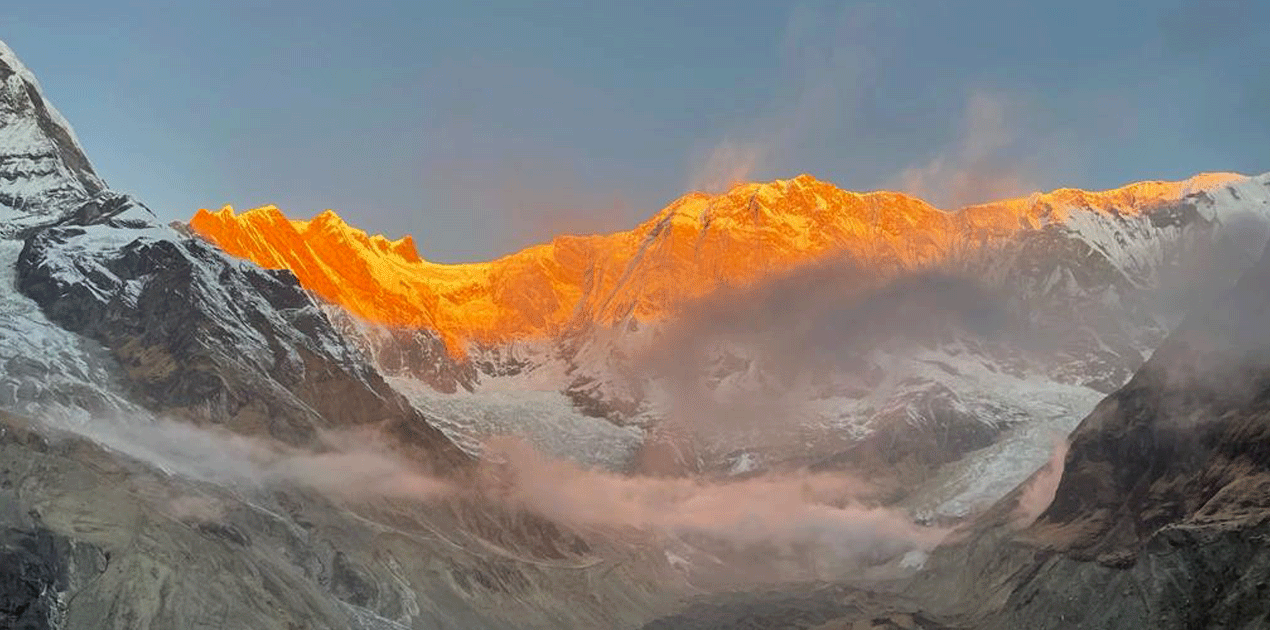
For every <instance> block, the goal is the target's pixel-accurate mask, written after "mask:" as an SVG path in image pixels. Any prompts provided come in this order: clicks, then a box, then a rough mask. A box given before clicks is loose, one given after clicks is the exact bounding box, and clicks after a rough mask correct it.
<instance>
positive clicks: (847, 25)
mask: <svg viewBox="0 0 1270 630" xmlns="http://www.w3.org/2000/svg"><path fill="white" fill-rule="evenodd" d="M889 18H890V13H889V12H888V11H886V10H884V8H883V6H882V5H880V4H873V3H856V4H849V5H844V6H843V7H842V8H841V9H839V10H838V11H831V12H825V11H820V10H816V9H813V8H811V7H809V6H806V5H802V6H798V7H796V8H795V9H794V11H793V12H792V13H791V15H790V17H789V19H788V21H787V23H786V27H785V32H784V36H783V37H782V40H781V42H780V46H779V50H778V56H779V60H780V66H781V72H780V74H779V75H777V76H773V77H755V81H762V82H765V83H768V84H770V85H771V86H772V90H773V92H772V98H771V104H770V105H769V111H768V112H767V113H766V114H765V115H761V116H758V117H756V118H755V119H754V120H751V121H748V123H746V124H741V125H733V126H732V127H731V128H730V129H728V130H727V131H726V132H725V133H723V134H722V137H721V138H719V139H718V140H716V141H714V142H711V143H707V144H705V145H704V146H702V147H698V148H697V150H696V151H694V152H693V155H691V156H690V163H691V165H692V166H691V167H690V168H689V176H688V188H689V189H690V190H701V191H706V192H720V191H722V190H726V189H727V188H729V187H730V186H732V185H733V184H736V183H739V182H744V181H751V180H753V179H755V178H756V177H759V176H765V175H766V174H767V173H768V172H770V171H772V170H785V169H789V168H790V167H791V166H792V165H793V164H792V162H793V160H792V156H793V154H794V153H795V152H796V151H798V150H799V149H800V148H801V147H803V146H805V145H807V144H809V143H819V142H822V141H823V134H824V132H825V131H826V129H837V128H840V127H842V126H843V125H849V124H850V123H851V122H852V121H853V120H854V119H855V118H856V117H857V113H858V110H859V107H860V101H861V98H862V97H863V96H864V95H865V94H866V93H867V91H868V89H869V85H870V83H871V82H872V81H873V80H874V79H873V76H872V74H873V72H872V70H873V68H874V67H875V65H876V64H875V63H874V62H873V61H872V60H873V56H874V48H875V47H878V46H881V45H882V42H883V41H884V38H883V33H884V31H885V30H886V29H885V27H886V25H887V22H888V20H889Z"/></svg>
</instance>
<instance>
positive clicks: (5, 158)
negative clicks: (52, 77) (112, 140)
mask: <svg viewBox="0 0 1270 630" xmlns="http://www.w3.org/2000/svg"><path fill="white" fill-rule="evenodd" d="M105 188H106V185H105V182H103V181H102V180H101V178H100V177H98V176H97V174H96V172H94V171H93V167H92V165H91V164H90V163H89V161H88V158H87V157H86V156H85V155H84V150H83V149H82V148H81V147H80V145H79V140H78V139H77V138H76V137H75V132H74V131H73V130H72V129H71V126H70V123H68V122H66V119H65V118H63V117H62V115H61V114H60V113H58V111H57V110H56V109H54V108H53V106H52V105H51V104H49V103H48V102H47V100H45V98H44V93H43V92H42V91H41V89H40V84H39V82H38V81H36V79H35V76H34V75H33V74H31V72H30V71H29V70H27V69H26V66H24V65H22V62H20V61H19V60H18V58H17V56H16V55H14V54H13V51H12V50H10V49H9V47H8V46H6V45H5V44H4V42H0V218H3V219H5V223H7V224H9V225H8V226H6V227H7V228H8V229H12V223H13V222H14V221H22V220H23V219H28V220H29V219H31V218H32V217H34V216H41V215H43V216H48V215H50V214H51V215H55V216H56V215H58V214H60V213H62V212H64V211H66V210H68V209H70V208H73V207H74V206H76V205H78V204H80V203H82V202H83V201H85V200H87V199H88V198H90V197H92V196H93V195H96V194H97V193H100V192H101V191H102V190H104V189H105ZM5 230H6V228H5V227H0V233H3V232H4V231H5Z"/></svg>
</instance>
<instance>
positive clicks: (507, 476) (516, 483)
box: [486, 438, 947, 582]
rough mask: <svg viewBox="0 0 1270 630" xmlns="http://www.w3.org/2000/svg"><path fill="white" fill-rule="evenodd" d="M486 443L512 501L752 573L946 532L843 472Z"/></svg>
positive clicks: (867, 556)
mask: <svg viewBox="0 0 1270 630" xmlns="http://www.w3.org/2000/svg"><path fill="white" fill-rule="evenodd" d="M486 449H487V456H489V457H490V459H491V460H493V461H496V462H499V465H498V466H497V467H495V468H491V472H492V473H494V474H495V475H496V476H497V478H498V479H499V480H501V481H502V482H503V488H504V489H503V491H502V492H501V495H500V496H501V497H502V498H503V500H505V501H508V502H510V503H511V504H512V505H515V506H518V507H520V508H522V509H526V510H530V511H533V512H536V513H538V514H540V515H542V516H545V517H547V518H549V519H551V520H553V521H556V522H561V523H566V524H569V525H571V526H573V527H575V528H592V529H593V528H601V529H605V530H610V531H616V532H619V533H620V532H621V531H622V530H631V529H633V530H637V531H640V532H645V533H653V534H656V535H660V536H664V537H668V538H670V539H673V540H675V541H677V542H683V543H688V544H690V545H692V546H693V547H694V548H697V549H708V550H709V552H710V554H711V556H712V557H713V558H714V559H715V560H718V561H722V562H724V563H725V564H729V565H730V566H731V568H732V569H734V570H737V569H741V568H746V569H747V570H748V572H749V573H750V574H751V575H750V577H751V578H752V580H753V581H755V582H762V581H767V580H778V579H792V578H795V577H799V576H801V577H807V574H806V573H805V572H806V571H811V572H812V573H815V572H816V571H817V570H820V569H824V568H827V567H836V568H837V569H838V570H841V569H842V568H843V567H851V566H854V567H858V566H861V565H867V564H872V563H876V562H880V561H884V560H888V559H891V558H894V557H897V556H899V555H902V554H904V553H907V552H909V551H913V550H923V551H925V550H929V549H931V548H933V547H934V546H935V545H936V544H937V543H938V542H939V541H940V540H941V539H942V538H943V536H944V535H945V534H946V533H947V532H946V531H944V530H941V529H935V528H928V527H922V526H918V525H916V524H914V523H913V522H912V520H911V519H910V518H908V516H907V515H905V514H904V513H903V512H901V511H898V510H891V509H886V508H881V507H876V506H873V505H870V503H869V502H868V500H869V499H870V495H871V493H872V487H871V486H870V485H869V484H867V483H864V482H861V481H859V480H857V479H854V478H852V477H849V476H846V475H843V474H815V473H808V472H801V471H800V472H789V473H767V474H764V475H760V476H756V477H750V478H746V479H725V480H707V479H702V478H694V477H650V476H630V475H620V474H616V473H609V472H604V471H595V470H586V469H582V468H580V467H578V466H577V465H576V464H574V463H571V462H566V461H561V460H553V459H550V458H547V457H545V456H543V455H542V454H541V453H538V452H537V451H534V450H533V449H532V448H531V447H529V446H528V445H526V444H525V443H524V442H523V441H521V440H519V439H516V438H502V439H496V440H491V441H489V442H488V443H487V444H486ZM791 561H792V562H793V565H785V569H784V571H782V570H780V568H779V567H780V566H781V565H782V563H789V562H791ZM822 577H823V576H822Z"/></svg>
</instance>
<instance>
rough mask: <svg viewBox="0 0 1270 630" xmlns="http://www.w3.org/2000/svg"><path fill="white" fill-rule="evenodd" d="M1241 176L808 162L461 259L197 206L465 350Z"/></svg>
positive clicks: (344, 300) (236, 233)
mask: <svg viewBox="0 0 1270 630" xmlns="http://www.w3.org/2000/svg"><path fill="white" fill-rule="evenodd" d="M1239 178H1240V176H1238V175H1234V174H1230V173H1206V174H1202V175H1197V176H1196V177H1193V178H1191V179H1188V180H1183V181H1179V182H1138V183H1135V184H1129V185H1127V186H1122V187H1120V188H1116V189H1112V190H1107V191H1099V192H1087V191H1083V190H1077V189H1059V190H1055V191H1052V192H1049V193H1036V194H1034V195H1031V196H1030V197H1024V198H1016V199H1006V200H1003V201H997V202H992V203H988V204H980V205H977V206H971V207H967V208H963V209H960V210H956V211H945V210H940V209H937V208H935V207H934V206H932V205H930V204H928V203H926V202H925V201H923V200H921V199H919V198H916V197H913V196H910V195H907V194H904V193H900V192H893V191H873V192H864V193H858V192H851V191H846V190H842V189H840V188H838V187H836V186H834V185H833V184H831V183H828V182H825V181H823V180H819V179H816V178H815V177H813V176H811V175H808V174H801V175H798V176H796V177H794V178H792V179H787V180H776V181H772V182H767V183H747V184H741V185H738V186H735V187H733V188H732V189H730V190H729V191H728V192H726V193H722V194H717V195H708V194H705V193H688V194H686V195H683V196H682V197H680V198H678V199H676V200H675V201H673V202H672V203H670V204H669V205H667V206H666V207H665V208H663V209H662V210H661V211H660V212H658V213H656V214H655V215H653V216H652V217H650V218H649V219H648V220H647V221H644V222H643V223H641V224H640V225H638V226H636V227H635V228H634V229H631V230H628V231H625V232H615V233H612V234H607V235H594V236H584V237H568V238H564V237H560V238H555V239H553V240H551V241H550V242H548V243H544V244H541V245H535V246H532V247H529V248H526V249H524V250H522V251H519V252H516V253H513V254H510V255H508V256H504V257H502V258H499V259H497V260H493V261H490V262H483V263H470V264H457V265H444V264H437V263H432V262H428V261H427V260H425V259H423V258H421V257H420V256H419V254H418V252H417V251H416V249H415V243H414V240H413V239H412V238H411V237H410V236H403V237H402V238H400V239H397V240H389V239H388V238H386V237H384V236H381V235H374V236H368V235H367V233H366V232H364V231H362V230H360V229H357V228H353V227H350V226H349V225H348V224H347V223H345V222H344V220H343V219H342V218H340V216H339V215H338V214H337V213H336V212H334V211H333V210H326V211H324V212H322V213H320V214H318V215H317V216H315V217H313V219H311V220H308V221H299V220H291V219H287V218H286V217H285V216H284V215H283V214H282V212H281V211H280V210H278V209H277V208H276V207H274V206H262V207H260V208H255V209H252V210H248V211H245V212H242V213H240V214H235V213H234V211H233V209H232V208H230V207H229V206H226V207H224V208H222V209H221V210H220V211H217V212H214V213H213V212H208V211H206V210H200V211H199V212H198V213H197V214H195V216H194V217H193V219H191V221H190V226H191V228H193V229H194V231H195V232H197V233H199V234H201V235H202V236H204V237H205V238H207V239H208V240H210V241H212V242H214V243H216V244H217V245H219V246H220V247H222V248H223V249H224V250H225V251H227V252H229V253H230V254H232V255H235V256H239V257H243V258H248V259H250V260H253V261H255V262H256V263H257V264H260V265H262V266H265V267H273V268H287V269H290V270H291V271H292V272H294V273H295V275H296V277H297V278H299V280H300V282H301V284H303V285H304V286H305V287H306V288H308V289H309V290H311V291H313V292H314V293H316V294H318V295H320V296H321V297H323V298H324V299H326V300H329V301H331V302H334V303H336V304H340V305H342V306H344V307H345V308H347V309H348V310H349V311H350V312H352V313H354V314H356V315H358V316H360V317H362V318H364V319H367V320H370V321H374V322H379V323H383V324H387V325H390V326H399V327H407V328H427V329H431V330H435V331H437V332H438V333H439V334H440V336H441V338H442V339H443V340H445V342H446V345H447V347H448V348H449V349H450V351H451V353H453V354H455V355H456V356H459V355H462V354H463V353H464V347H465V345H466V343H467V342H469V341H504V340H509V339H513V338H517V339H520V338H546V337H550V336H553V335H556V334H559V333H560V332H562V331H563V330H565V329H566V328H568V327H570V326H574V325H586V324H591V323H595V324H602V325H612V324H617V323H620V322H622V321H625V320H626V319H628V318H634V319H637V320H642V321H652V320H656V319H659V318H661V317H663V316H665V315H666V314H668V313H670V312H672V311H673V309H675V308H676V307H677V306H678V303H679V302H681V301H682V300H684V299H690V298H694V297H700V296H702V295H705V294H706V293H709V292H711V291H713V290H715V289H716V288H717V287H720V286H731V287H736V286H743V285H745V284H747V283H750V282H753V281H754V280H756V279H758V278H760V277H762V276H764V275H767V274H772V273H780V272H781V271H783V270H788V269H790V268H792V267H795V266H797V265H801V264H806V263H808V262H811V261H815V260H819V259H823V258H826V257H830V256H838V255H841V254H842V253H844V252H849V253H851V254H852V255H856V256H860V257H862V259H867V260H868V262H869V264H876V265H878V266H879V267H881V268H904V267H914V266H922V265H926V264H930V263H932V262H935V261H938V260H940V259H941V257H943V256H946V255H947V254H948V252H949V251H950V250H949V245H948V244H949V243H951V242H954V241H957V242H960V240H964V239H965V238H967V235H970V237H971V240H972V241H974V242H988V241H990V240H993V239H1000V238H1006V237H1009V236H1010V235H1012V234H1014V233H1017V232H1018V231H1019V230H1022V229H1028V226H1031V227H1038V226H1040V225H1043V224H1045V223H1046V222H1050V221H1064V220H1066V218H1065V217H1066V216H1068V214H1069V210H1068V208H1080V209H1083V210H1086V211H1092V212H1117V213H1123V214H1134V213H1138V212H1143V211H1145V210H1147V209H1149V208H1151V207H1153V206H1155V205H1158V204H1159V203H1160V202H1163V201H1169V200H1178V199H1181V198H1183V197H1185V196H1186V195H1188V194H1191V193H1193V192H1197V191H1201V190H1209V189H1213V188H1216V187H1219V186H1222V185H1227V184H1229V183H1231V182H1234V181H1236V180H1238V179H1239ZM1051 210H1052V211H1051ZM959 239H960V240H959Z"/></svg>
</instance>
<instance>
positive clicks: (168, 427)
mask: <svg viewBox="0 0 1270 630" xmlns="http://www.w3.org/2000/svg"><path fill="white" fill-rule="evenodd" d="M51 426H53V427H54V428H56V429H57V430H58V431H59V432H70V433H72V434H75V435H78V436H81V437H84V438H88V439H91V440H92V441H94V442H96V443H98V444H100V445H101V446H103V447H105V448H107V449H109V450H111V451H115V452H118V453H121V454H123V455H125V456H127V457H129V458H131V459H134V460H136V461H140V462H143V463H144V464H146V465H148V466H151V467H153V468H155V469H158V470H161V471H164V472H165V473H167V474H170V475H175V476H180V477H184V478H187V479H190V480H195V481H200V482H205V483H210V484H215V485H216V486H218V487H222V488H225V489H228V490H229V491H231V493H234V494H238V495H241V496H250V495H251V494H252V493H255V492H265V493H267V492H272V491H285V490H290V489H297V488H299V489H305V490H309V491H314V492H317V493H320V494H322V495H324V496H326V497H328V498H330V499H333V500H336V501H340V502H346V503H366V502H374V501H377V500H381V499H394V500H413V501H419V502H424V503H429V502H440V501H446V500H449V499H459V500H463V499H479V500H481V501H484V502H492V504H493V505H495V506H501V507H502V508H504V509H510V510H514V511H524V512H529V513H533V514H536V515H539V516H542V517H545V518H547V519H549V520H551V521H553V522H555V523H558V524H561V525H564V526H566V527H569V528H571V529H573V530H575V531H578V532H581V533H584V534H586V533H588V532H589V533H590V534H592V535H600V536H607V537H609V538H610V539H617V540H621V539H623V538H624V537H625V536H628V535H637V536H639V537H640V538H642V539H644V540H645V542H646V541H647V540H648V539H649V537H651V539H652V540H658V541H662V543H663V544H666V545H667V546H668V547H667V548H668V549H670V548H675V549H678V550H679V552H680V553H684V552H683V549H696V550H702V551H701V553H702V555H703V556H706V557H709V558H710V559H711V562H714V563H720V564H722V565H724V566H727V567H728V569H729V571H730V572H731V573H733V574H738V575H745V574H747V573H748V572H750V571H759V572H760V573H761V575H759V574H756V575H755V577H754V579H755V580H757V581H767V580H777V579H787V578H789V577H795V576H802V577H806V576H808V575H819V573H818V572H821V571H824V570H826V569H825V567H836V570H841V569H843V567H849V566H858V565H859V564H861V563H874V562H880V561H885V560H888V559H891V558H893V557H895V556H897V555H900V554H903V553H905V552H907V551H910V550H913V549H922V550H925V549H929V548H931V547H933V546H934V545H935V544H936V543H937V542H938V541H939V539H940V538H941V537H942V536H943V534H944V532H943V531H942V530H936V529H930V528H924V527H920V526H917V525H915V524H913V523H912V522H911V520H910V519H908V518H907V517H906V516H905V515H903V514H902V513H900V512H897V511H892V510H888V509H884V508H879V507H874V506H873V505H872V504H871V503H870V502H869V499H870V493H871V487H870V486H869V484H867V483H863V482H861V481H859V480H856V479H853V478H850V477H848V476H845V475H833V474H810V473H789V474H772V475H763V476H758V477H752V478H747V479H738V480H715V481H711V480H706V479H701V478H687V477H684V478H669V477H651V476H637V475H621V474H616V473H611V472H607V471H599V470H592V469H587V468H583V467H581V466H580V465H578V464H576V463H573V462H570V461H564V460H558V459H553V458H552V457H550V456H547V455H545V454H543V453H541V452H539V451H536V450H534V449H533V448H532V447H531V446H529V445H528V444H527V443H525V442H523V441H522V440H520V439H518V438H513V437H506V438H495V439H492V440H490V441H489V442H488V443H487V444H486V459H485V460H484V461H483V462H482V463H481V464H480V467H479V469H478V470H477V471H476V473H475V474H473V475H471V476H470V477H464V478H462V479H456V478H438V477H434V476H431V475H428V474H427V473H425V472H423V469H422V468H421V467H419V466H416V465H414V463H413V462H411V461H410V460H409V459H408V458H406V457H405V456H403V455H402V454H401V453H400V452H398V451H397V450H395V448H394V445H392V444H391V443H389V442H387V441H385V440H384V439H382V438H381V437H380V436H378V435H377V434H376V433H374V432H373V431H370V430H358V431H338V432H334V431H333V432H326V433H323V434H322V435H321V439H320V441H319V444H318V445H316V446H315V447H314V448H313V449H303V448H296V447H291V446H287V445H284V444H281V443H278V442H276V441H274V440H271V439H269V438H266V437H251V436H244V435H239V434H235V433H232V432H229V431H227V430H224V429H221V428H216V427H197V426H193V425H190V424H186V423H182V422H176V421H171V420H153V421H149V422H124V421H117V422H111V421H106V420H102V421H99V422H94V423H89V424H54V425H51ZM223 507H224V500H223V499H216V498H212V497H210V496H207V495H193V494H192V495H189V496H182V495H177V496H174V497H169V498H168V499H167V502H166V505H165V509H166V510H167V511H168V512H169V513H171V514H173V515H174V516H176V517H178V518H191V519H195V520H200V521H201V520H215V519H217V518H219V517H220V515H221V513H222V510H223ZM704 550H708V551H704ZM777 561H780V562H783V563H785V564H783V565H780V568H779V570H778V567H777V566H776V564H775V563H776V562H777ZM742 562H744V565H743V566H742V565H741V564H740V563H742ZM791 562H792V563H794V564H793V565H790V564H789V563H791ZM809 563H810V564H814V565H815V566H814V567H812V568H811V569H809V568H808V566H809ZM716 568H717V567H716ZM812 569H814V571H813V572H812V573H808V572H807V571H812Z"/></svg>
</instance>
